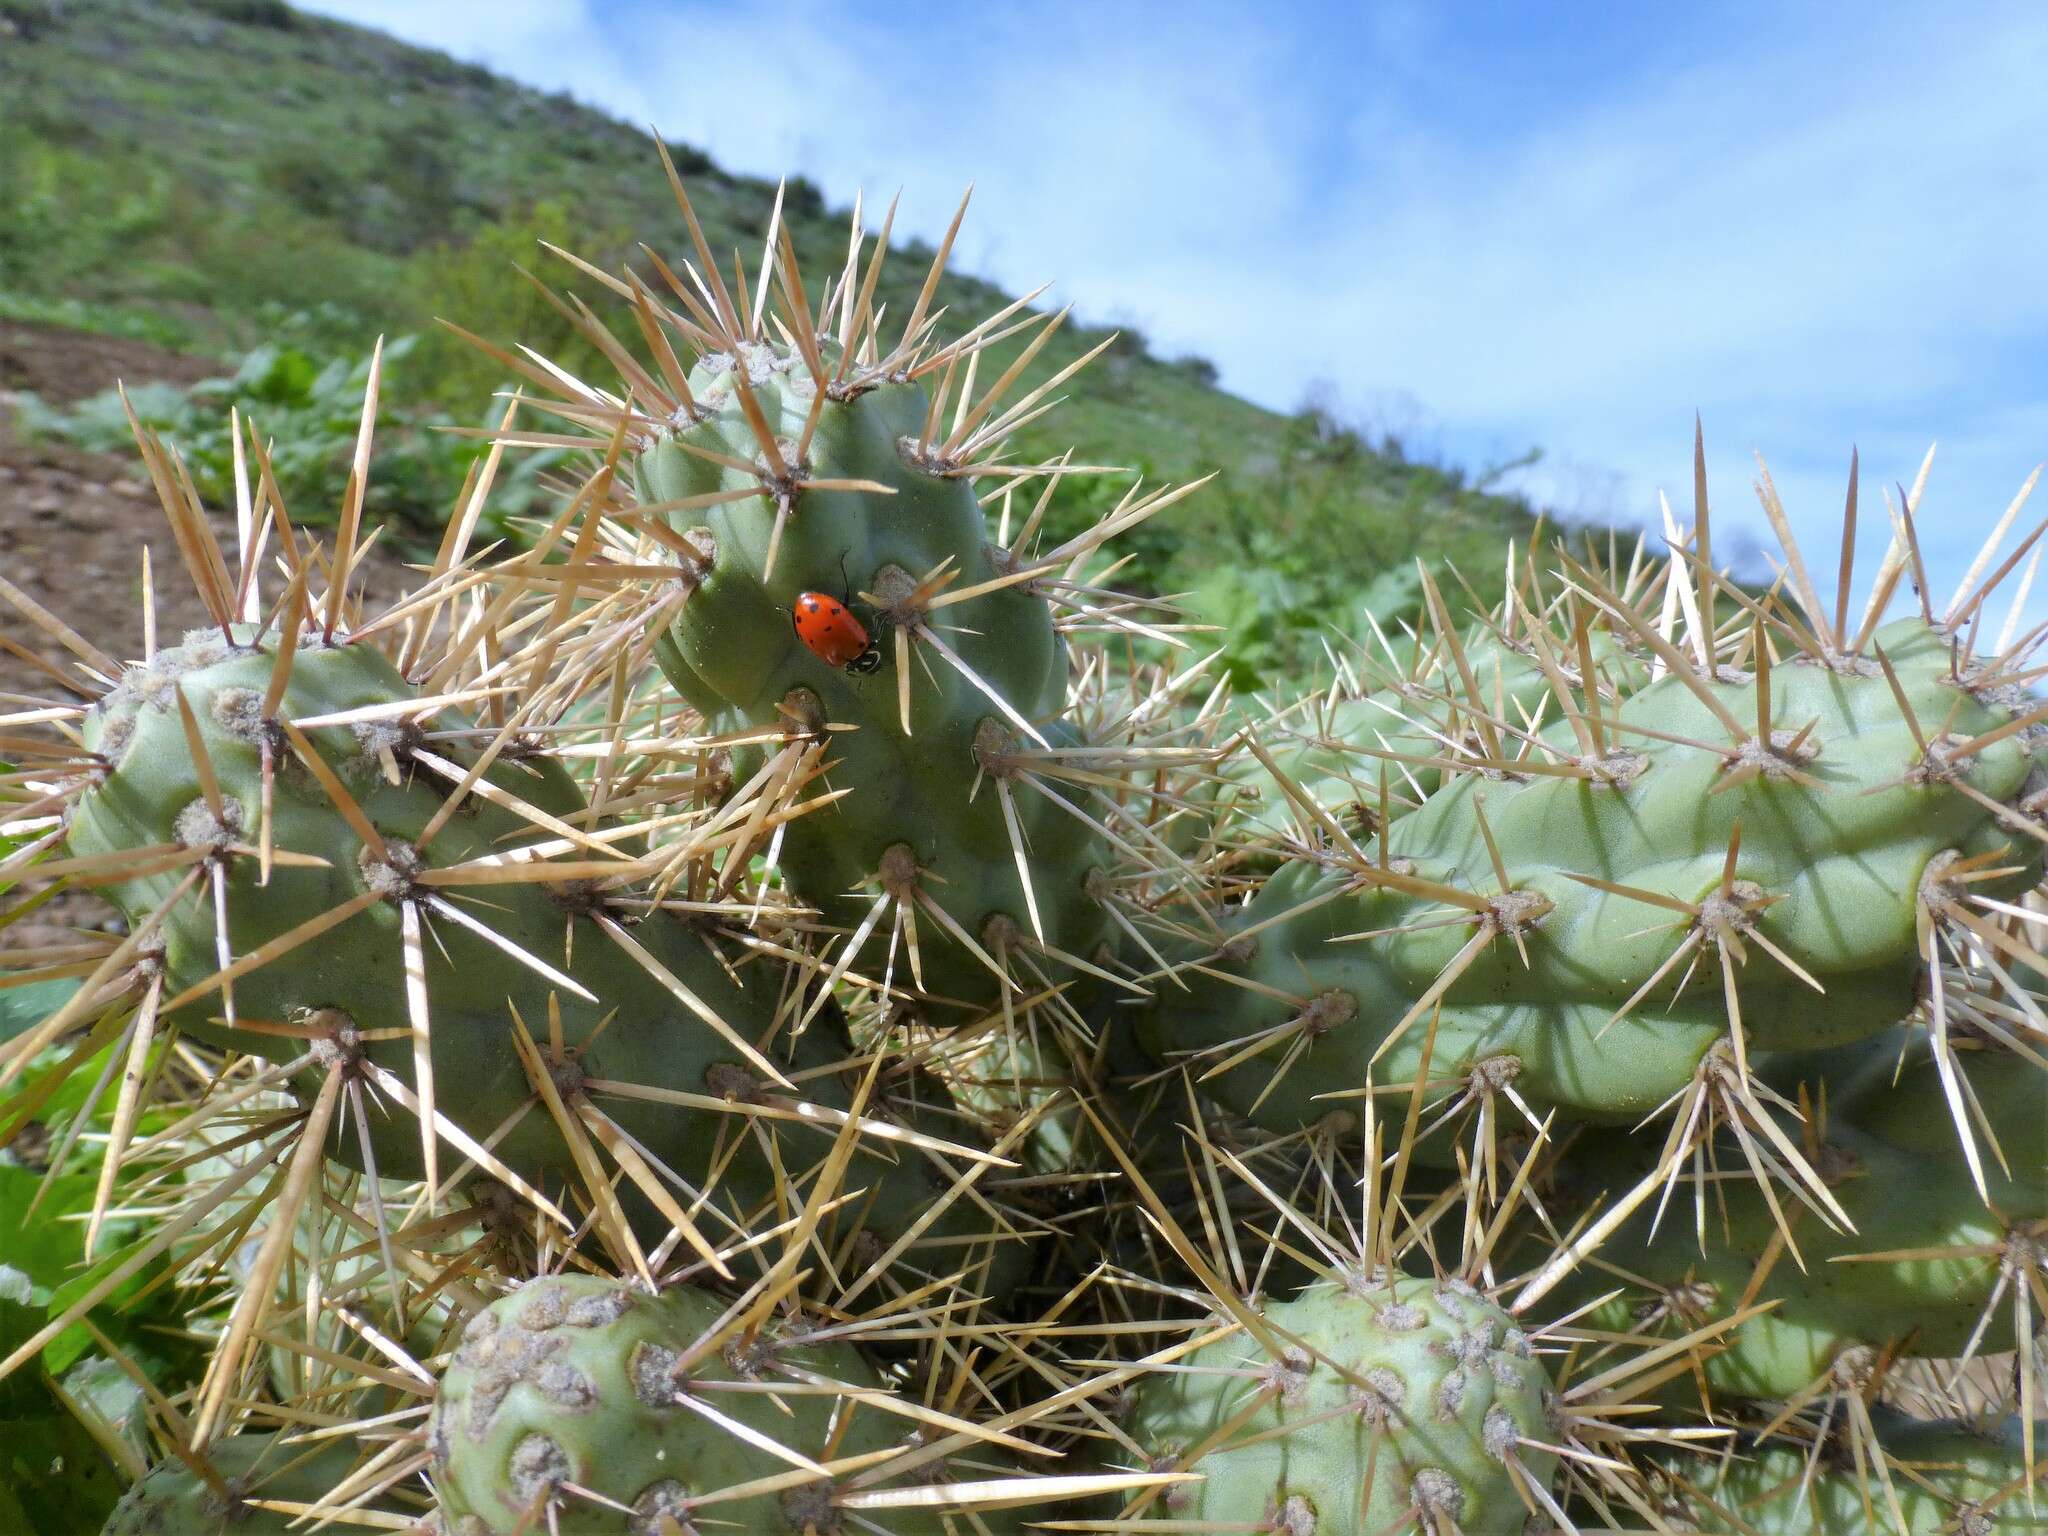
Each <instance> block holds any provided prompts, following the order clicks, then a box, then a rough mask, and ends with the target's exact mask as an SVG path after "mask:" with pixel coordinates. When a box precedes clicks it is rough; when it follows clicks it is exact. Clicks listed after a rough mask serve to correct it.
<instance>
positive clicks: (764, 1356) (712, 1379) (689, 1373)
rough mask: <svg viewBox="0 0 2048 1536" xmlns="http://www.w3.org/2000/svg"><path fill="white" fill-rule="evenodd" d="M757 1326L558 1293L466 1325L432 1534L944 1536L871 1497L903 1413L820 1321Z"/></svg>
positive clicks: (706, 1311) (438, 1404) (445, 1415)
mask: <svg viewBox="0 0 2048 1536" xmlns="http://www.w3.org/2000/svg"><path fill="white" fill-rule="evenodd" d="M756 1312H757V1309H754V1308H745V1309H742V1308H739V1307H736V1306H732V1305H729V1304H728V1303H726V1302H725V1301H723V1300H721V1299H719V1298H717V1297H714V1296H711V1295H709V1294H707V1293H705V1292H702V1291H694V1290H677V1291H667V1292H664V1293H662V1294H661V1295H660V1296H649V1295H647V1294H645V1293H644V1292H640V1291H636V1290H635V1289H633V1288H632V1287H630V1286H625V1285H620V1284H618V1283H615V1282H612V1281H607V1280H600V1279H597V1278H595V1277H592V1276H561V1277H554V1278H543V1279H539V1280H535V1281H534V1282H532V1283H531V1284H529V1285H527V1286H524V1287H522V1288H521V1289H519V1290H517V1291H515V1292H513V1293H512V1294H511V1295H509V1296H506V1297H504V1298H502V1299H500V1300H499V1301H497V1302H495V1303H493V1304H492V1305H491V1306H490V1307H487V1308H486V1309H484V1310H483V1311H481V1312H479V1313H477V1314H476V1315H475V1316H474V1317H472V1318H471V1319H470V1321H469V1324H468V1326H467V1328H466V1329H465V1330H464V1332H463V1335H462V1340H461V1342H460V1344H459V1345H458V1346H457V1348H456V1350H455V1354H454V1358H453V1362H452V1363H451V1365H450V1366H449V1369H448V1372H447V1374H446V1375H445V1376H444V1377H443V1378H442V1382H441V1388H440V1392H439V1395H438V1396H437V1397H436V1399H435V1404H434V1416H433V1422H432V1426H431V1428H430V1429H429V1431H428V1443H429V1445H430V1447H431V1449H432V1453H433V1479H434V1486H435V1489H436V1491H437V1492H438V1494H439V1496H440V1507H441V1513H442V1518H443V1521H444V1522H445V1523H446V1524H447V1526H448V1529H449V1531H450V1533H451V1536H471V1533H475V1536H482V1533H484V1532H492V1533H504V1532H509V1531H513V1530H516V1529H520V1528H522V1526H523V1527H525V1528H531V1526H532V1522H533V1519H534V1517H533V1516H532V1515H531V1514H530V1511H532V1510H533V1509H534V1508H536V1507H539V1508H542V1509H545V1510H546V1511H547V1517H546V1523H547V1524H548V1526H549V1527H550V1528H553V1529H557V1530H560V1531H562V1532H563V1533H564V1536H568V1533H572V1532H574V1533H590V1536H598V1533H603V1532H613V1531H616V1532H622V1533H623V1532H631V1533H635V1536H638V1533H641V1532H654V1531H660V1530H666V1529H671V1528H675V1529H683V1530H689V1529H693V1528H695V1527H696V1525H697V1524H699V1523H708V1522H710V1521H712V1520H717V1521H721V1522H724V1521H732V1522H737V1523H738V1525H739V1527H740V1528H742V1529H745V1530H759V1531H781V1530H787V1531H790V1532H792V1533H801V1532H803V1531H804V1530H806V1529H807V1528H809V1529H815V1530H818V1531H821V1532H822V1531H827V1530H835V1529H838V1528H839V1526H840V1523H841V1521H842V1520H850V1519H853V1518H855V1516H854V1515H852V1514H851V1513H845V1512H842V1511H843V1510H845V1511H853V1510H860V1509H863V1508H864V1507H871V1508H873V1509H875V1510H876V1511H877V1513H876V1514H875V1515H874V1516H869V1517H867V1518H868V1519H870V1520H873V1521H876V1522H878V1523H879V1527H880V1528H882V1529H887V1530H895V1531H917V1532H922V1531H932V1532H938V1531H943V1530H945V1529H946V1522H945V1521H944V1519H943V1518H942V1516H941V1515H940V1514H939V1513H938V1512H937V1511H935V1510H931V1509H920V1508H916V1507H910V1508H906V1509H902V1510H892V1509H891V1507H890V1501H889V1500H888V1498H887V1497H886V1496H885V1495H883V1494H882V1493H881V1491H880V1490H882V1489H883V1488H884V1487H886V1483H884V1482H881V1481H878V1478H877V1473H878V1471H879V1472H880V1473H881V1474H883V1475H886V1472H887V1468H888V1458H889V1456H890V1453H891V1452H898V1453H904V1452H908V1451H910V1450H912V1449H915V1448H916V1446H917V1437H916V1434H915V1431H916V1430H917V1429H918V1427H919V1424H920V1422H921V1421H920V1418H919V1416H918V1414H917V1411H916V1408H915V1405H914V1404H912V1405H904V1404H901V1403H899V1402H898V1401H897V1400H896V1398H895V1396H894V1394H893V1393H892V1392H891V1390H890V1389H889V1388H888V1387H887V1386H885V1385H884V1384H883V1382H882V1380H881V1378H880V1377H879V1376H878V1375H877V1374H876V1372H875V1370H874V1368H873V1367H872V1366H871V1365H869V1364H868V1363H867V1362H866V1361H865V1360H863V1359H862V1358H861V1355H860V1353H859V1351H858V1350H857V1349H855V1348H854V1346H853V1345H852V1344H850V1343H848V1342H846V1341H845V1340H844V1338H842V1337H835V1336H834V1333H835V1330H830V1329H828V1328H827V1327H826V1323H825V1320H824V1319H803V1318H796V1317H789V1316H781V1315H777V1316H768V1317H762V1316H758V1315H756ZM810 1334H817V1335H818V1337H817V1339H816V1341H815V1342H813V1341H812V1340H811V1339H810V1338H808V1337H807V1335H810ZM778 1388H779V1389H780V1391H779V1392H778V1391H777V1389H778ZM820 1468H824V1469H826V1470H825V1472H824V1473H819V1472H818V1469H820ZM792 1469H796V1471H797V1473H798V1475H796V1476H792V1475H791V1474H792ZM941 1470H942V1469H941V1468H939V1467H937V1466H936V1465H934V1464H933V1463H930V1462H928V1461H927V1462H924V1463H923V1464H922V1465H921V1467H920V1469H919V1480H920V1481H922V1482H923V1483H924V1484H925V1485H926V1486H929V1487H933V1488H937V1487H939V1486H940V1483H941V1481H942V1479H941V1478H940V1477H939V1476H937V1475H935V1474H937V1473H939V1472H940V1471H941ZM805 1471H809V1472H811V1473H816V1474H818V1475H814V1476H804V1475H802V1474H803V1473H804V1472H805ZM756 1485H760V1486H759V1488H758V1491H756ZM665 1521H667V1522H673V1527H671V1526H670V1525H667V1524H665V1523H664V1522H665ZM1006 1525H1007V1522H1006V1521H1005V1520H1004V1519H1003V1518H1001V1517H1000V1516H999V1517H997V1518H996V1519H995V1521H994V1523H993V1526H992V1528H994V1529H1003V1528H1005V1527H1006Z"/></svg>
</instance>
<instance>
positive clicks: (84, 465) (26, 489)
mask: <svg viewBox="0 0 2048 1536" xmlns="http://www.w3.org/2000/svg"><path fill="white" fill-rule="evenodd" d="M223 371H224V369H223V367H222V365H221V364H220V363H218V362H214V361H210V360H207V359H203V358H193V357H184V356H180V355H179V354H177V353H175V352H166V351H164V350H163V349H162V348H160V347H153V346H150V345H148V344H147V343H144V342H137V341H127V340H123V339H121V338H118V337H110V336H96V335H92V334H89V333H87V332H83V331H72V330H66V329H63V328H62V327H59V326H47V325H33V324H27V323H24V322H20V321H11V320H0V576H4V577H6V578H7V580H8V581H10V582H12V583H13V584H14V585H15V586H17V587H19V588H21V589H22V590H23V591H24V592H26V593H27V594H28V595H29V596H30V597H32V598H33V599H35V601H37V602H38V603H40V604H42V605H43V606H44V607H45V608H47V609H49V610H50V611H51V612H52V613H55V614H56V615H57V616H58V617H60V618H62V619H63V620H64V621H65V622H66V623H68V624H70V625H72V626H73V627H74V628H76V629H77V630H78V632H79V633H80V634H82V635H84V636H85V637H86V638H87V639H89V640H91V641H92V642H93V644H95V645H97V646H99V647H100V648H101V649H102V650H104V651H106V652H108V653H109V654H111V655H113V656H116V657H120V658H124V659H125V658H128V657H133V656H137V655H139V654H140V652H141V649H142V580H141V570H142V551H143V549H144V548H145V547H146V548H147V549H148V550H149V552H150V560H151V563H152V565H153V567H154V572H155V575H154V580H153V583H152V584H153V586H154V587H155V590H156V610H157V633H158V635H159V636H160V637H162V639H163V640H164V641H166V642H169V641H172V640H175V639H176V637H177V636H179V635H180V634H182V633H183V632H184V631H185V630H187V629H193V628H197V627H198V626H200V625H202V624H204V623H205V622H206V621H207V620H206V611H205V609H204V608H203V607H202V606H201V605H200V602H199V599H198V598H197V596H196V595H194V593H193V591H192V584H191V582H190V580H189V579H188V578H187V577H186V575H185V573H184V568H183V566H182V565H181V564H180V562H179V559H178V551H177V546H176V545H175V544H174V543H173V542H172V540H171V536H170V530H169V527H168V525H167V524H166V523H165V521H164V515H163V512H162V510H161V509H160V508H159V507H158V506H157V501H156V496H155V493H154V492H153V491H152V490H151V489H150V487H149V483H148V481H147V479H146V478H145V476H144V475H143V473H142V467H141V463H140V461H139V460H138V459H136V458H135V457H134V456H132V455H123V454H101V453H86V452H83V451H82V450H80V449H77V448H72V447H70V446H68V445H66V444H63V443H58V442H53V441H46V440H31V439H28V438H26V437H25V436H23V435H22V434H21V433H20V432H18V431H17V430H15V415H16V412H15V404H16V399H17V397H18V395H19V394H20V393H22V392H26V391H32V392H34V393H35V394H37V395H39V396H40V397H41V398H42V399H44V400H45V401H47V402H49V403H51V404H68V403H70V402H72V401H76V400H82V399H84V398H85V397H86V396H88V395H94V394H97V393H99V392H100V391H101V390H103V389H107V388H109V387H111V386H112V385H113V384H114V383H115V382H116V381H117V380H118V381H120V382H123V383H127V384H131V385H132V384H141V383H147V382H151V381H156V380H162V381H165V382H167V383H173V384H190V383H194V382H196V381H198V380H200V379H203V378H209V377H218V376H219V375H220V374H221V373H222V372H223ZM212 521H213V524H214V531H215V533H216V535H217V536H219V537H221V538H222V540H223V543H224V545H225V546H226V547H229V548H232V540H233V536H234V520H233V517H232V515H216V516H215V517H214V518H213V519H212ZM409 574H410V573H408V572H406V571H405V570H404V568H403V567H402V566H400V565H399V564H398V562H396V561H395V560H390V559H387V558H384V557H383V556H382V555H381V554H380V553H379V552H377V551H374V550H373V551H372V553H371V557H370V560H369V563H368V571H367V585H368V588H369V590H370V591H371V592H372V593H373V594H375V595H378V596H383V597H390V596H394V595H396V594H397V593H398V592H400V591H402V590H403V583H404V582H405V581H406V579H407V577H408V576H409ZM0 637H4V638H5V639H7V640H8V641H11V642H12V643H13V644H15V645H18V646H20V647H21V648H22V649H24V650H26V651H28V652H29V653H30V654H32V655H34V656H36V657H39V658H40V659H41V660H42V661H44V662H45V663H47V664H48V665H49V666H51V667H54V668H56V669H57V670H58V672H59V673H60V674H62V675H63V676H65V677H69V678H74V679H75V678H76V677H77V676H78V674H77V672H76V671H75V670H74V669H73V668H72V666H71V665H70V663H71V657H70V654H69V653H68V652H67V651H66V650H65V649H64V648H63V646H62V645H60V644H59V643H57V642H56V641H55V640H53V639H51V638H50V637H49V636H48V635H47V634H45V633H44V632H43V631H42V630H41V629H39V628H38V627H37V626H35V625H34V624H31V623H30V622H29V621H28V620H26V619H24V618H23V617H22V616H21V615H20V614H19V613H17V612H16V611H15V610H14V608H13V607H12V606H11V605H9V604H7V603H5V602H0ZM9 694H12V695H16V696H17V697H19V696H22V695H27V696H30V697H33V698H38V699H48V698H57V697H62V696H63V690H62V688H61V687H60V686H59V680H58V678H56V677H53V676H52V675H51V674H50V673H49V672H47V671H45V670H43V669H42V668H39V667H37V666H35V665H33V664H32V663H29V662H26V661H24V660H22V659H21V658H20V657H19V656H17V655H14V654H12V653H11V652H9V651H7V650H5V649H4V648H0V712H4V711H5V708H6V696H7V695H9ZM21 894H22V892H21V891H20V890H19V889H18V890H17V891H16V892H15V893H14V895H12V896H10V897H8V898H5V899H4V900H0V906H5V905H11V904H12V903H13V901H15V900H18V899H19V897H20V895H21ZM112 915H113V914H112V912H111V910H110V909H108V908H106V907H104V906H103V905H101V904H100V903H99V902H98V901H97V900H96V899H95V898H92V897H91V896H89V895H86V894H84V893H78V894H76V895H71V894H67V895H66V896H64V897H63V898H62V899H61V904H53V905H52V907H50V908H46V909H45V910H44V911H43V912H40V913H38V914H37V917H38V918H43V917H47V918H48V919H50V920H49V921H47V922H24V923H19V924H16V925H14V926H13V927H11V928H0V954H4V952H5V951H6V950H8V949H13V948H20V947H28V946H34V945H39V944H50V943H57V942H62V941H61V939H59V938H57V937H55V930H57V929H60V928H61V926H62V925H64V924H73V925H82V926H100V925H101V924H104V923H106V922H108V921H110V920H111V919H112Z"/></svg>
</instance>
